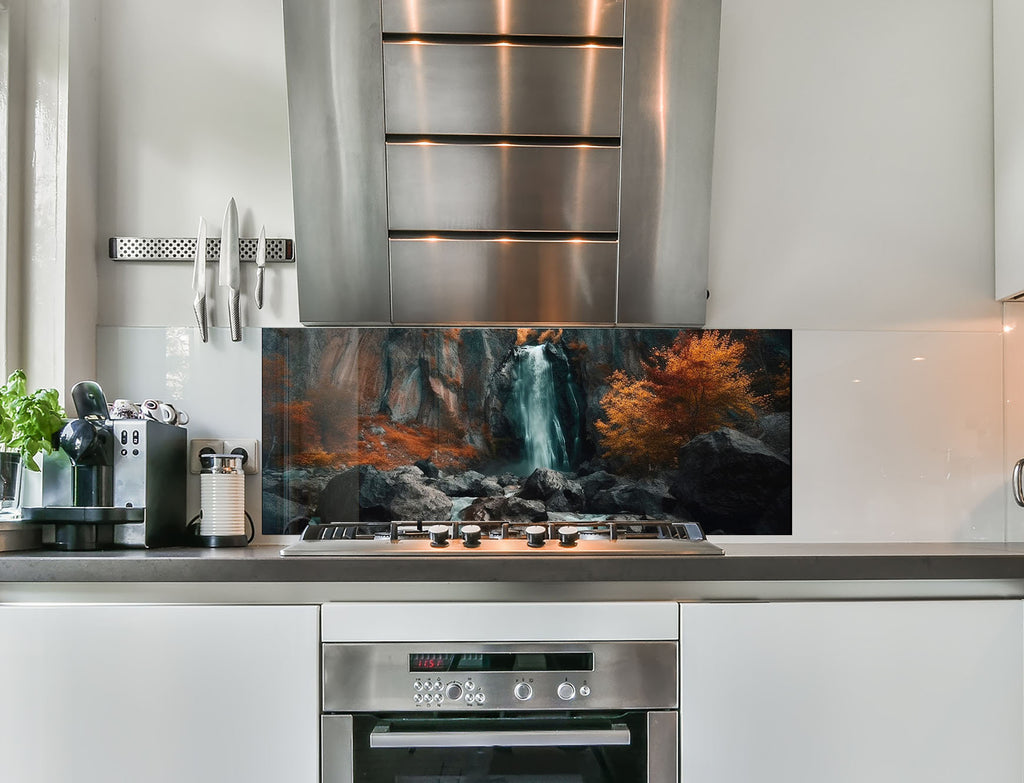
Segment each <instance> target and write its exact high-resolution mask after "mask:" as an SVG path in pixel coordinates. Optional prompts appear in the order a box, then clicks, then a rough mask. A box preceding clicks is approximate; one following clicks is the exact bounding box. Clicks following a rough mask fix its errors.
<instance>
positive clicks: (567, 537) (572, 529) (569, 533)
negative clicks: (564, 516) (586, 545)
mask: <svg viewBox="0 0 1024 783" xmlns="http://www.w3.org/2000/svg"><path fill="white" fill-rule="evenodd" d="M579 538H580V531H579V528H577V527H576V526H575V525H562V526H561V527H560V528H558V543H559V545H561V546H576V542H577V541H578V540H579Z"/></svg>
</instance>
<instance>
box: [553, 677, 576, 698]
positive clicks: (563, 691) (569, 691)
mask: <svg viewBox="0 0 1024 783" xmlns="http://www.w3.org/2000/svg"><path fill="white" fill-rule="evenodd" d="M555 693H557V694H558V698H560V699H561V700H562V701H572V700H573V699H575V698H576V686H574V685H573V684H572V683H571V682H560V683H558V688H557V689H556V690H555Z"/></svg>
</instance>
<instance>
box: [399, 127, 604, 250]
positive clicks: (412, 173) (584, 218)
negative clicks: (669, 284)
mask: <svg viewBox="0 0 1024 783" xmlns="http://www.w3.org/2000/svg"><path fill="white" fill-rule="evenodd" d="M387 181H388V226H389V228H390V229H391V230H392V231H396V230H398V231H403V230H405V231H580V232H584V231H585V232H595V231H597V232H614V231H617V229H618V210H619V195H618V191H619V150H618V148H617V147H587V146H518V145H511V144H388V145H387Z"/></svg>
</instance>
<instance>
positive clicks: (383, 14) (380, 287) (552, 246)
mask: <svg viewBox="0 0 1024 783" xmlns="http://www.w3.org/2000/svg"><path fill="white" fill-rule="evenodd" d="M283 6H284V22H285V53H286V63H287V70H288V103H289V124H290V128H291V139H290V142H291V149H292V181H293V194H294V208H295V230H296V264H297V272H298V286H299V317H300V319H301V320H302V322H303V323H305V324H309V325H344V324H351V325H358V324H389V323H422V324H439V325H441V324H451V323H459V324H470V323H479V324H491V323H516V322H522V323H550V324H559V323H567V324H568V323H574V324H585V323H595V324H602V325H606V324H609V323H630V324H657V325H686V326H692V325H700V324H703V322H704V317H705V310H706V293H707V291H706V288H707V252H708V233H709V232H708V225H709V211H710V209H709V207H710V197H711V193H710V189H711V160H712V149H713V140H714V115H715V98H716V90H717V65H718V35H719V26H720V17H721V0H596V2H594V1H592V0H557V2H552V0H283ZM433 239H440V240H444V241H442V242H436V243H435V244H433V245H431V244H430V240H433ZM499 240H510V241H514V243H515V244H510V245H509V246H508V247H498V246H496V245H494V244H492V242H493V241H499ZM417 243H418V244H417ZM417 297H418V300H417ZM461 297H466V299H467V300H468V301H466V302H462V301H456V300H457V299H460V298H461Z"/></svg>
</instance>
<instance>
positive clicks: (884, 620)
mask: <svg viewBox="0 0 1024 783" xmlns="http://www.w3.org/2000/svg"><path fill="white" fill-rule="evenodd" d="M1022 620H1024V615H1022V605H1021V602H1019V601H1009V600H1008V601H908V602H873V603H860V602H832V603H749V604H717V605H716V604H702V605H683V606H682V608H681V631H680V632H681V645H680V657H681V666H682V675H681V678H680V695H681V701H680V703H681V711H682V715H681V718H682V719H681V725H682V745H681V747H682V767H681V768H682V781H683V783H753V781H757V783H823V782H824V781H828V783H866V782H867V781H870V783H889V782H890V781H891V782H892V783H897V782H898V783H909V782H911V781H928V783H945V782H946V781H949V783H953V782H954V781H955V782H956V783H963V782H964V781H985V783H1020V781H1021V779H1022V772H1024V770H1022V751H1024V742H1022V735H1024V725H1022V722H1024V721H1022V707H1024V696H1022V670H1024V623H1022Z"/></svg>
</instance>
